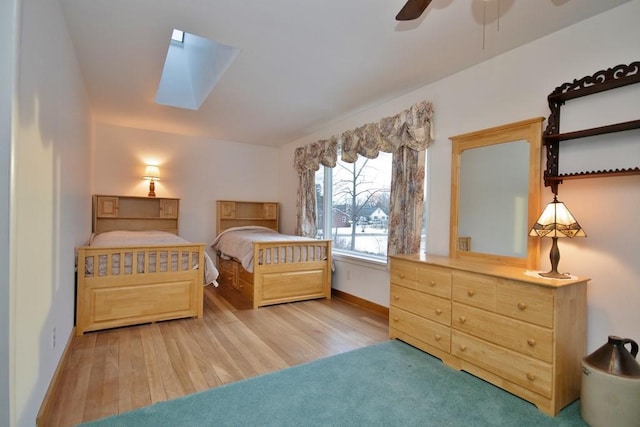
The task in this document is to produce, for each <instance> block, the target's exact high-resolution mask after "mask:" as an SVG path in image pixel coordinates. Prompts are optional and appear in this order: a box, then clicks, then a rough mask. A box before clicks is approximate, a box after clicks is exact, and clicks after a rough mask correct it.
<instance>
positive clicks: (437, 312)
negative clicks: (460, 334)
mask: <svg viewBox="0 0 640 427" xmlns="http://www.w3.org/2000/svg"><path fill="white" fill-rule="evenodd" d="M436 314H437V315H438V316H440V315H441V314H442V310H440V309H439V308H436Z"/></svg>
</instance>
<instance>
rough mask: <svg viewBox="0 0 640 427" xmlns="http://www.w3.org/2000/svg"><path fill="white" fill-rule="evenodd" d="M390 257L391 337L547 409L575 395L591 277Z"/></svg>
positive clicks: (424, 257)
mask: <svg viewBox="0 0 640 427" xmlns="http://www.w3.org/2000/svg"><path fill="white" fill-rule="evenodd" d="M390 265H391V267H390V277H391V299H390V308H389V336H390V337H391V338H398V339H400V340H402V341H405V342H407V343H409V344H411V345H414V346H416V347H418V348H420V349H421V350H424V351H425V352H427V353H430V354H432V355H434V356H436V357H438V358H440V359H441V360H442V361H443V362H444V363H445V364H447V365H449V366H451V367H453V368H455V369H462V370H465V371H467V372H469V373H471V374H474V375H476V376H478V377H480V378H482V379H484V380H486V381H488V382H490V383H492V384H494V385H496V386H498V387H501V388H503V389H505V390H507V391H509V392H511V393H513V394H515V395H517V396H520V397H521V398H523V399H525V400H527V401H529V402H531V403H533V404H535V405H536V406H537V407H538V409H540V410H541V411H542V412H544V413H547V414H549V415H553V416H555V415H556V414H557V413H558V412H559V411H560V410H561V409H562V408H563V407H565V406H566V405H568V404H569V403H571V402H572V401H574V400H576V399H577V398H578V397H580V381H581V360H582V357H583V356H584V354H585V350H586V299H587V286H586V285H587V282H588V280H589V279H587V278H577V279H567V280H557V279H544V278H541V277H533V276H531V275H527V274H525V272H526V270H524V269H521V268H515V267H506V266H498V265H489V264H480V263H470V262H465V261H461V260H456V259H452V258H447V257H436V256H427V255H419V254H415V255H396V256H391V264H390Z"/></svg>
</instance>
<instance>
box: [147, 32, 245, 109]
mask: <svg viewBox="0 0 640 427" xmlns="http://www.w3.org/2000/svg"><path fill="white" fill-rule="evenodd" d="M238 53H240V49H238V48H235V47H233V46H227V45H224V44H221V43H218V42H216V41H214V40H209V39H205V38H203V37H199V36H196V35H194V34H190V33H187V32H184V31H181V30H177V29H174V30H173V32H172V34H171V40H170V41H169V48H168V50H167V57H166V59H165V62H164V68H163V69H162V77H161V78H160V84H159V85H158V92H157V93H156V103H158V104H162V105H169V106H172V107H179V108H186V109H189V110H197V109H199V108H200V106H201V105H202V103H203V102H204V100H205V99H206V98H207V97H208V96H209V94H210V93H211V91H212V90H213V88H214V87H215V85H216V84H217V83H218V81H219V80H220V78H221V77H222V75H223V74H224V72H225V71H227V69H228V68H229V67H230V66H231V63H232V62H233V60H234V59H235V58H236V56H238Z"/></svg>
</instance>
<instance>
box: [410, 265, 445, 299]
mask: <svg viewBox="0 0 640 427" xmlns="http://www.w3.org/2000/svg"><path fill="white" fill-rule="evenodd" d="M417 282H418V283H417V289H418V290H419V291H422V292H427V293H429V294H431V295H436V296H439V297H441V298H451V272H450V271H449V270H448V269H445V268H440V267H433V266H427V265H421V266H420V267H418V278H417Z"/></svg>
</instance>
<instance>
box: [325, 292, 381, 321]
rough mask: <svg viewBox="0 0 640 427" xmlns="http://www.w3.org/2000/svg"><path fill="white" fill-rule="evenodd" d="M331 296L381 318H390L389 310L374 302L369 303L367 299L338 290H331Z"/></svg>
mask: <svg viewBox="0 0 640 427" xmlns="http://www.w3.org/2000/svg"><path fill="white" fill-rule="evenodd" d="M331 296H334V297H336V298H340V299H341V300H343V301H345V302H348V303H350V304H353V305H357V306H358V307H361V308H364V309H365V310H369V311H373V312H374V313H376V314H379V315H381V316H384V317H389V308H388V307H385V306H383V305H379V304H376V303H374V302H371V301H367V300H366V299H362V298H360V297H357V296H355V295H351V294H348V293H346V292H344V291H341V290H338V289H331Z"/></svg>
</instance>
